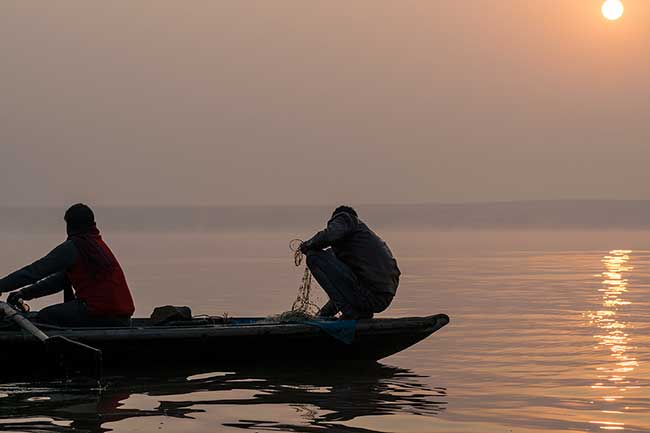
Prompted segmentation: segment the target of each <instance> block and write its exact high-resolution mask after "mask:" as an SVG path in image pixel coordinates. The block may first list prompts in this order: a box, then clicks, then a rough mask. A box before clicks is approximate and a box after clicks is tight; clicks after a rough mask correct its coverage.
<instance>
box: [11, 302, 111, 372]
mask: <svg viewBox="0 0 650 433" xmlns="http://www.w3.org/2000/svg"><path fill="white" fill-rule="evenodd" d="M0 316H5V317H7V318H9V319H11V320H13V321H14V323H16V325H18V326H20V327H21V328H22V329H24V330H25V331H27V332H29V333H30V334H32V335H33V336H34V337H36V338H38V339H39V340H40V341H42V342H43V344H44V345H45V348H46V350H47V352H48V353H51V354H54V355H58V356H59V359H60V360H61V362H62V364H63V366H64V367H66V368H71V367H72V366H73V365H76V367H77V368H79V369H81V370H84V371H87V370H90V375H91V376H92V377H94V378H96V379H98V380H99V379H100V378H101V374H102V351H101V350H99V349H95V348H94V347H90V346H88V345H86V344H83V343H79V342H78V341H73V340H70V339H69V338H66V337H63V336H61V335H54V336H52V337H49V336H48V335H47V334H45V333H44V332H43V331H41V330H40V329H38V328H37V327H36V326H35V325H34V324H33V323H32V322H30V321H29V320H28V319H27V318H26V317H25V316H23V315H22V314H20V313H18V311H16V310H15V309H14V308H13V307H12V306H11V305H9V304H7V303H6V302H0Z"/></svg>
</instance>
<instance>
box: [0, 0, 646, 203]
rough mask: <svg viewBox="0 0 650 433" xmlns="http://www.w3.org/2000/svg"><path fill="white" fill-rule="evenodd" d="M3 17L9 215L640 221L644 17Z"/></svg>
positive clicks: (501, 0) (182, 13)
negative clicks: (117, 207) (455, 213)
mask: <svg viewBox="0 0 650 433" xmlns="http://www.w3.org/2000/svg"><path fill="white" fill-rule="evenodd" d="M601 3H602V0H530V1H523V0H448V1H444V0H421V1H409V0H399V1H395V0H390V1H382V0H368V1H352V2H351V1H349V0H347V1H334V0H328V1H306V0H259V1H253V0H232V1H214V0H209V1H207V0H206V1H176V0H174V1H166V0H165V1H163V0H156V1H144V0H142V1H136V0H128V1H127V0H124V1H104V2H89V1H87V0H79V1H76V0H75V1H67V0H61V1H56V2H54V1H48V2H41V1H26V0H15V1H14V0H2V2H0V98H1V99H0V197H1V198H2V203H1V204H10V205H11V204H13V205H20V204H36V205H61V204H62V203H70V202H75V201H80V200H83V201H88V202H91V203H93V204H102V205H111V204H147V205H156V204H201V205H218V204H271V203H276V204H288V203H293V204H329V203H335V202H349V203H402V202H440V201H442V202H463V201H492V200H512V199H558V198H626V199H650V167H649V166H650V1H648V0H624V3H625V6H626V13H625V15H624V17H623V19H622V20H621V21H618V22H608V21H606V20H604V19H603V17H602V16H601V15H600V5H601Z"/></svg>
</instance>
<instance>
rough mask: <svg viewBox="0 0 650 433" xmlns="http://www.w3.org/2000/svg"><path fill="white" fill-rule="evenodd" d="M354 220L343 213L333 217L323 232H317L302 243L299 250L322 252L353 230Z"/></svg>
mask: <svg viewBox="0 0 650 433" xmlns="http://www.w3.org/2000/svg"><path fill="white" fill-rule="evenodd" d="M355 220H356V218H355V217H353V216H352V215H350V214H348V213H345V212H342V213H339V214H336V215H334V217H333V218H332V219H331V220H329V222H328V223H327V227H326V228H325V229H324V230H321V231H319V232H318V233H316V234H315V235H314V236H313V237H312V238H311V239H309V240H306V241H305V242H303V243H302V245H301V246H300V250H301V251H302V252H303V253H305V252H307V251H309V250H322V249H324V248H327V247H329V246H331V245H332V244H333V243H334V242H336V241H338V240H339V239H343V238H344V237H345V236H347V235H348V234H349V233H350V232H351V231H352V230H353V229H354V226H355V223H356V221H355Z"/></svg>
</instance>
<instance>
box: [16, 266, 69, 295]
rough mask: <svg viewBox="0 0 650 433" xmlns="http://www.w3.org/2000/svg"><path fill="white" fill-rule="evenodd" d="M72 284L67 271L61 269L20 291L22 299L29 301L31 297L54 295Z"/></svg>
mask: <svg viewBox="0 0 650 433" xmlns="http://www.w3.org/2000/svg"><path fill="white" fill-rule="evenodd" d="M71 286H72V285H71V283H70V280H69V279H68V275H67V273H66V272H65V271H61V272H57V273H56V274H52V275H50V276H49V277H46V278H44V279H42V280H41V281H39V282H38V283H36V284H32V285H31V286H27V287H24V288H23V289H21V290H20V293H21V295H22V296H21V298H22V299H24V300H25V301H29V300H30V299H36V298H42V297H43V296H48V295H53V294H55V293H58V292H60V291H62V290H64V289H66V288H68V287H71Z"/></svg>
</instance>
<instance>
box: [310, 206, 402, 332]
mask: <svg viewBox="0 0 650 433" xmlns="http://www.w3.org/2000/svg"><path fill="white" fill-rule="evenodd" d="M300 251H301V252H302V253H304V254H305V255H306V256H307V267H308V268H309V270H310V271H311V273H312V275H313V276H314V278H316V281H318V284H320V286H321V287H322V288H323V290H325V292H327V295H328V296H329V298H330V300H329V302H328V303H327V304H325V306H324V307H323V308H321V310H320V312H319V315H320V316H324V317H331V316H334V315H336V314H337V313H338V312H339V311H340V312H341V313H342V318H344V319H370V318H372V317H373V314H374V313H380V312H382V311H384V310H385V309H386V308H388V305H389V304H390V303H391V301H392V300H393V297H394V296H395V293H396V291H397V286H398V285H399V277H400V270H399V268H398V267H397V261H396V260H395V258H394V257H393V253H392V252H391V251H390V248H388V245H387V244H386V242H384V241H383V240H382V239H381V238H380V237H379V236H377V235H376V234H375V233H374V232H373V231H372V230H370V228H368V226H367V225H366V224H365V223H364V222H363V221H361V219H359V216H358V215H357V212H356V211H355V210H354V209H352V208H351V207H349V206H339V207H337V208H336V209H335V210H334V213H332V217H331V218H330V220H329V221H328V223H327V227H326V228H325V229H324V230H321V231H320V232H318V233H316V234H315V235H314V236H313V237H312V238H311V239H309V240H307V241H305V242H303V243H302V244H301V246H300Z"/></svg>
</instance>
